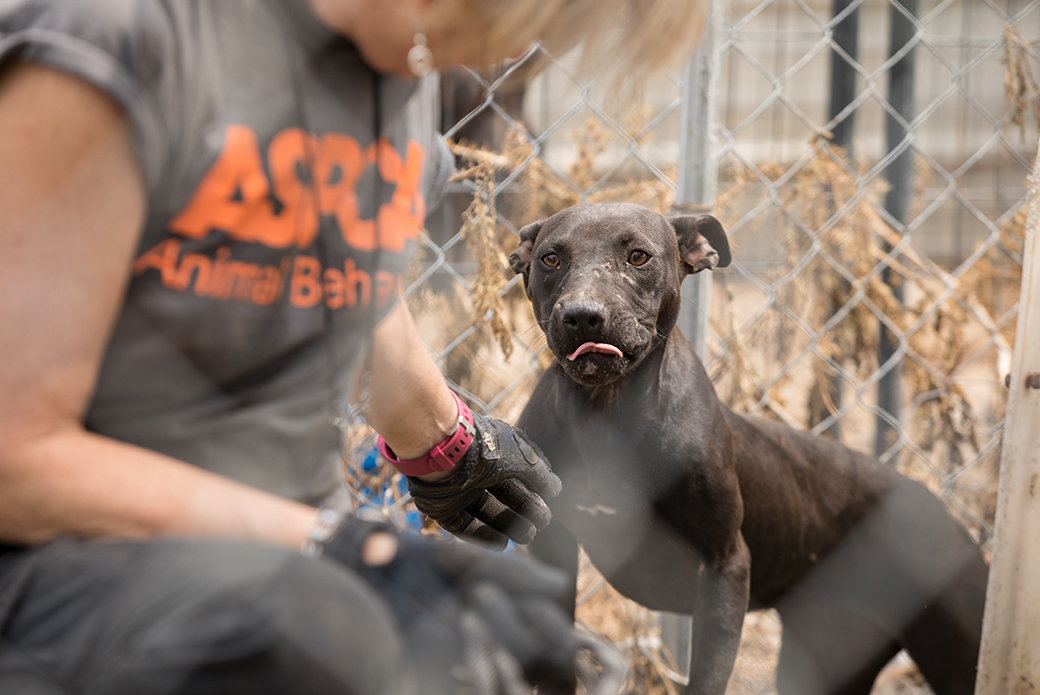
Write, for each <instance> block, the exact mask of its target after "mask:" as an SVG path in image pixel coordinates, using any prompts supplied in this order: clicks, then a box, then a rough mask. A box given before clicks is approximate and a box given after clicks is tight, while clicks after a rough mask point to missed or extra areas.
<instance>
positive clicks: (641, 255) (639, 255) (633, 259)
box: [628, 250, 650, 265]
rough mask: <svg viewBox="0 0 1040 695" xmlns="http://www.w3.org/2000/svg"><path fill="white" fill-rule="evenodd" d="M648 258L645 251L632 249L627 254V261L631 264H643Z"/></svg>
mask: <svg viewBox="0 0 1040 695" xmlns="http://www.w3.org/2000/svg"><path fill="white" fill-rule="evenodd" d="M649 260H650V254H648V253H647V252H646V251H638V250H637V251H633V252H632V253H630V254H628V262H629V263H631V264H632V265H643V264H644V263H646V262H647V261H649Z"/></svg>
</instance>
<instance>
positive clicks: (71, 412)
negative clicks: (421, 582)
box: [0, 65, 314, 549]
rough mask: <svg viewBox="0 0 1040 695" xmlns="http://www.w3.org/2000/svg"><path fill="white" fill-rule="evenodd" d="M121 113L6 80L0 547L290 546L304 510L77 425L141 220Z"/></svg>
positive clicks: (16, 72)
mask: <svg viewBox="0 0 1040 695" xmlns="http://www.w3.org/2000/svg"><path fill="white" fill-rule="evenodd" d="M145 200H146V199H145V193H144V190H143V187H142V181H141V176H140V172H139V167H138V164H137V160H136V158H135V156H134V150H133V144H132V138H131V135H130V127H129V125H128V123H127V121H126V119H125V117H124V115H123V113H122V111H121V110H120V109H119V108H118V107H117V106H116V105H115V104H114V103H113V102H112V101H110V100H109V98H108V97H106V96H105V95H103V94H102V93H101V92H99V91H98V90H96V89H94V88H93V87H90V86H88V85H87V84H85V83H83V82H80V81H78V80H76V79H74V78H72V77H69V76H67V75H65V74H63V73H60V72H57V71H54V70H50V69H48V68H44V67H41V66H35V65H16V66H13V67H11V68H9V69H7V70H5V71H4V73H3V74H2V76H0V355H2V356H3V359H2V360H0V540H2V541H6V542H8V543H16V544H29V545H31V544H35V543H40V542H43V541H46V540H49V539H51V538H54V537H56V536H59V535H75V536H84V537H94V536H121V537H148V536H159V535H211V536H214V535H218V536H236V537H245V538H252V539H256V540H261V541H265V542H269V543H273V544H280V545H284V546H286V547H291V548H294V549H295V548H298V547H299V546H300V545H301V543H302V541H303V538H304V535H305V532H306V528H307V526H308V524H309V523H310V521H311V518H312V516H313V513H314V510H313V509H311V508H310V507H308V506H306V505H303V504H298V503H296V502H292V501H290V500H286V499H282V498H280V497H277V496H274V495H270V494H268V493H265V492H262V491H260V490H256V489H253V488H250V487H248V486H245V485H242V484H239V483H236V482H234V481H231V480H229V479H226V478H222V477H220V476H217V475H215V474H212V473H209V472H207V471H204V470H202V469H199V468H196V467H194V466H190V465H188V464H186V463H183V462H181V461H177V460H174V459H172V458H169V457H166V456H162V455H159V454H156V453H154V452H150V451H147V450H145V449H142V448H139V447H135V446H131V445H127V444H124V443H120V442H117V441H115V440H112V439H108V438H105V437H102V436H98V435H96V434H92V433H89V432H87V431H86V430H84V428H83V426H82V419H83V416H84V413H85V411H86V408H87V405H88V403H89V399H90V396H91V393H92V391H93V388H94V384H95V380H96V378H97V372H98V367H99V364H100V361H101V357H102V354H103V351H104V348H105V344H106V341H107V339H108V335H109V332H110V331H111V328H112V325H113V323H114V321H115V318H116V316H117V315H118V312H119V308H120V304H121V301H122V299H123V294H124V291H125V287H126V282H127V278H128V275H129V267H130V262H131V258H132V254H133V252H134V250H135V246H136V243H137V239H138V233H139V230H140V227H141V224H142V220H143V218H144V213H145V204H146V202H145Z"/></svg>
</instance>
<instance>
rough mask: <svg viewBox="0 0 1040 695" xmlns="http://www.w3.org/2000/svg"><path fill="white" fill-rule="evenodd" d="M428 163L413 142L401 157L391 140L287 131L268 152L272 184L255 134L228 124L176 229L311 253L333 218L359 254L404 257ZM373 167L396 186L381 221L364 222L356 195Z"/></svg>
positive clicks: (420, 210) (417, 222) (173, 224)
mask: <svg viewBox="0 0 1040 695" xmlns="http://www.w3.org/2000/svg"><path fill="white" fill-rule="evenodd" d="M422 162H423V150H422V147H420V146H419V143H417V142H415V141H414V140H413V141H410V142H409V143H408V145H407V148H406V150H405V154H404V156H403V157H402V156H401V154H400V153H399V152H398V151H397V150H396V149H395V148H394V146H393V145H392V144H391V143H390V141H389V140H386V139H385V138H384V139H382V140H380V141H379V142H378V143H373V144H370V145H368V146H367V147H364V148H363V147H361V145H360V144H359V143H358V142H357V140H355V139H354V138H352V137H350V136H348V135H342V134H338V133H326V134H324V135H322V136H321V137H317V136H315V135H312V134H310V133H307V132H305V131H303V130H301V129H300V128H287V129H285V130H283V131H281V132H279V133H278V134H277V135H275V136H274V138H272V139H271V144H270V145H269V146H268V148H267V164H268V168H269V169H270V173H271V176H270V180H268V177H267V175H266V174H265V173H264V167H263V162H262V161H261V156H260V147H259V145H258V143H257V139H256V134H255V133H254V132H253V130H252V129H251V128H249V127H247V126H243V125H229V126H228V127H227V129H226V131H225V134H224V145H223V148H222V149H221V152H220V155H219V156H218V157H217V159H216V161H215V162H214V163H213V165H212V166H211V167H210V169H209V171H208V172H207V173H206V176H205V177H204V178H203V179H202V181H201V182H200V183H199V185H198V187H197V188H196V189H195V193H194V195H193V196H192V198H191V200H190V201H188V204H187V206H186V207H185V208H184V209H183V210H182V211H181V212H180V213H179V214H178V215H177V216H176V217H174V218H173V219H172V220H170V222H169V228H170V230H171V231H173V232H174V233H176V234H178V235H180V236H183V237H187V238H189V239H201V238H203V237H205V236H206V235H208V234H210V233H211V232H213V231H214V230H221V231H224V232H227V234H228V236H229V237H231V238H232V239H235V240H237V241H245V242H250V243H258V244H263V245H264V246H268V247H271V248H277V249H284V248H288V247H289V246H291V245H293V244H295V245H296V246H297V247H298V248H301V249H305V248H308V247H309V246H310V245H311V244H312V243H313V242H314V237H315V235H316V234H317V232H318V227H319V214H320V215H324V216H330V217H333V218H334V219H335V220H336V221H337V223H338V226H339V230H340V233H341V234H342V235H343V239H344V240H345V241H346V242H347V244H349V245H350V246H352V247H354V248H355V249H357V250H359V251H374V250H375V249H377V248H380V249H383V250H385V251H390V252H400V251H403V250H404V246H405V242H406V241H408V240H409V239H416V238H418V236H419V230H420V229H421V227H422V222H423V218H424V216H425V214H426V206H425V201H424V200H423V196H422V190H421V188H420V179H421V177H422ZM371 166H376V167H377V171H378V172H379V176H380V178H382V180H383V181H384V182H386V183H387V184H392V185H393V194H392V196H391V199H390V201H389V202H387V203H384V204H383V205H381V206H380V208H379V211H378V212H377V215H376V219H374V220H372V219H362V218H361V215H360V207H359V205H358V197H357V184H358V181H360V180H361V177H362V175H363V174H364V173H365V170H366V169H368V168H369V167H371ZM311 178H313V180H314V187H313V188H312V187H311V186H309V185H308V181H309V179H311Z"/></svg>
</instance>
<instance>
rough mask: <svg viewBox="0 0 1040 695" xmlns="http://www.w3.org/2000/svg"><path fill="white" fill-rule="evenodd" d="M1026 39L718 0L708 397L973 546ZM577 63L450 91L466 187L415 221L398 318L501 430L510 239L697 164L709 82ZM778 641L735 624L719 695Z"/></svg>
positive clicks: (987, 28) (900, 677)
mask: <svg viewBox="0 0 1040 695" xmlns="http://www.w3.org/2000/svg"><path fill="white" fill-rule="evenodd" d="M720 4H721V3H720ZM1038 38H1040V0H1031V1H1028V2H1025V1H1016V0H1006V1H1004V2H997V1H995V0H941V1H935V0H904V2H902V3H901V2H897V1H895V0H852V1H851V2H850V1H849V0H834V4H833V5H832V4H829V3H823V2H818V1H817V0H763V1H761V2H759V1H757V0H733V1H731V2H727V3H725V7H724V11H723V17H722V22H721V30H720V31H719V32H718V38H717V45H716V47H717V50H718V54H717V55H718V58H719V60H718V61H717V70H718V74H717V75H715V78H716V80H715V81H714V83H716V84H717V85H718V87H717V88H718V90H719V92H718V94H717V96H718V99H717V104H718V113H717V114H715V118H716V126H715V136H716V138H715V141H716V146H717V162H718V166H717V171H711V172H707V173H708V174H709V175H715V176H717V182H718V185H717V197H716V199H715V204H714V206H713V212H714V214H715V215H716V216H717V217H719V219H720V220H722V221H723V224H724V226H725V227H726V228H727V230H728V233H729V236H730V241H731V244H732V246H733V252H734V254H733V255H734V259H735V260H734V263H733V264H732V266H731V267H730V268H729V269H727V270H725V271H721V272H717V273H715V275H714V278H713V287H714V290H713V292H712V298H713V299H712V303H711V306H710V317H711V324H710V326H711V332H710V335H709V338H708V343H707V344H708V355H707V360H706V366H707V367H708V369H709V373H710V374H711V375H712V378H713V380H714V382H715V384H716V388H717V390H718V392H719V395H720V397H721V398H722V399H723V400H724V401H725V402H727V403H728V404H729V405H730V406H731V407H733V408H734V409H737V410H741V411H746V412H751V413H757V414H758V415H760V416H763V417H767V418H773V419H776V420H780V421H783V422H785V423H787V424H789V425H792V426H794V427H798V428H804V429H811V430H812V431H814V432H816V433H819V434H822V435H825V436H832V437H836V438H838V439H840V440H841V441H843V442H844V443H845V444H847V445H849V446H851V447H853V448H856V449H860V450H862V451H865V452H868V453H871V454H874V455H876V456H877V457H878V458H880V459H881V460H882V461H885V462H888V463H891V464H892V465H894V466H897V467H898V468H899V470H901V471H902V472H904V473H905V474H907V475H909V476H911V477H913V478H916V479H919V480H921V481H923V482H925V483H926V484H927V485H928V486H929V487H930V488H931V489H932V490H933V491H934V492H936V493H937V494H938V495H939V496H940V497H941V498H942V499H943V500H945V502H946V503H947V505H948V507H949V508H950V510H951V511H952V512H953V514H954V515H955V516H956V517H957V518H958V519H959V520H960V521H961V522H962V523H963V524H964V525H965V527H967V528H968V530H969V532H970V533H971V534H972V535H973V537H974V538H975V539H976V540H977V541H978V542H979V543H980V545H981V546H982V547H983V549H987V548H988V544H989V540H990V535H991V531H992V522H993V517H994V511H995V505H996V471H997V463H998V459H999V449H1000V436H1001V428H1002V425H1003V421H1004V401H1005V390H1004V389H1005V387H1004V383H1003V379H1004V376H1005V374H1006V373H1007V371H1008V369H1009V365H1010V354H1011V347H1010V346H1011V345H1013V344H1014V335H1013V332H1014V329H1015V318H1016V306H1017V301H1018V296H1017V294H1018V288H1019V279H1020V274H1021V263H1022V243H1023V238H1024V218H1025V207H1024V201H1025V195H1026V177H1027V176H1028V174H1029V172H1030V171H1031V160H1032V156H1033V153H1034V152H1035V151H1036V146H1037V142H1036V140H1037V125H1038V120H1037V119H1038V118H1040V113H1038V91H1037V83H1036V81H1035V78H1034V75H1035V74H1036V68H1037V63H1038V61H1040V54H1038V52H1037V40H1038ZM572 58H573V57H572V56H551V55H548V54H546V53H545V52H544V51H542V50H541V49H540V48H535V49H533V50H532V51H531V53H530V54H529V55H528V56H527V58H526V59H525V60H524V61H522V62H521V63H520V64H519V65H517V66H514V67H513V68H511V69H510V70H507V71H505V72H503V73H496V74H481V73H476V72H469V71H465V72H458V73H452V74H450V75H446V76H444V79H443V83H442V99H443V120H444V132H445V133H446V135H447V136H448V138H449V139H450V141H451V142H452V143H453V145H454V147H455V153H456V155H457V156H458V164H459V169H460V173H459V175H458V176H457V177H456V180H455V182H454V183H453V184H452V187H451V191H450V192H449V194H448V195H447V196H446V198H445V200H444V201H443V203H442V204H441V206H440V207H439V208H438V209H437V210H435V211H433V213H432V214H431V215H430V217H429V218H428V221H427V226H428V231H427V233H426V235H425V236H424V237H423V250H422V253H421V254H420V258H419V260H418V261H417V263H416V265H415V267H414V269H413V275H412V284H411V286H410V287H409V290H408V293H409V294H408V296H409V302H410V303H411V306H412V309H413V312H414V314H415V316H416V320H417V324H418V326H419V328H420V332H421V334H422V335H423V337H424V339H425V340H426V342H427V344H428V346H429V347H430V349H431V350H432V351H433V353H434V354H435V355H436V357H437V360H438V362H439V365H440V366H441V368H442V370H443V372H444V374H445V375H446V377H447V378H448V380H449V382H450V383H451V384H452V386H453V387H454V388H456V389H457V390H458V392H459V393H460V394H462V395H463V396H465V397H466V398H467V399H468V400H469V402H470V403H471V405H473V406H475V407H476V408H479V409H480V410H482V411H484V412H486V413H490V414H493V415H495V416H496V417H500V418H502V419H505V420H507V421H512V420H515V418H516V417H517V416H518V415H519V412H520V410H521V409H522V408H523V405H524V403H525V402H526V399H527V396H528V394H529V393H530V391H531V389H532V388H533V386H534V383H535V381H536V380H537V377H538V375H539V374H540V373H541V371H542V370H543V369H544V367H545V366H546V365H547V364H548V362H549V360H550V359H551V356H550V355H549V354H548V352H547V350H546V349H545V347H544V339H543V337H542V336H541V334H540V331H539V329H538V328H537V327H536V326H535V323H534V319H533V317H532V316H531V313H530V308H529V305H528V303H527V301H526V298H525V297H524V293H523V289H522V286H521V285H520V284H519V279H518V278H516V277H513V276H512V274H511V273H510V272H509V269H508V263H507V262H506V256H507V255H508V253H509V252H510V251H512V250H513V248H515V245H516V232H517V230H518V229H519V228H520V227H521V226H523V225H524V224H526V223H528V222H532V221H534V220H536V219H540V218H542V217H545V216H548V215H550V214H552V213H554V212H556V211H558V210H560V209H562V208H564V207H567V206H569V205H571V204H575V203H579V202H597V201H630V202H638V203H642V204H644V205H647V206H649V207H652V208H655V209H657V210H658V211H660V212H663V213H667V212H669V211H671V210H673V208H674V204H675V201H676V194H677V180H678V176H679V171H680V168H681V167H696V166H700V164H698V162H697V161H691V157H690V156H689V153H683V152H681V151H680V136H679V133H680V129H681V124H680V112H681V110H682V107H683V104H684V99H689V98H690V95H691V94H700V92H698V90H703V89H705V88H707V87H706V86H705V85H703V84H689V83H684V81H683V79H682V78H680V77H678V76H676V75H671V76H667V77H662V78H659V79H656V80H654V81H652V82H648V83H646V84H644V85H642V86H641V89H640V92H639V94H638V95H637V97H636V98H633V95H629V94H621V95H619V94H618V93H617V91H616V90H614V88H613V86H614V85H616V84H617V83H616V81H615V80H614V79H613V78H614V77H616V76H615V75H612V74H611V71H610V69H609V68H608V69H607V70H605V74H604V75H603V76H602V77H600V78H599V79H598V80H587V79H583V78H580V77H578V76H577V75H576V74H575V72H574V70H573V66H574V63H575V61H574V60H573V59H572ZM535 62H540V63H543V64H544V68H543V69H542V70H541V71H540V72H539V73H538V74H537V76H536V77H535V78H534V79H532V80H530V81H527V82H526V83H525V82H524V81H523V80H521V79H519V72H520V71H522V70H524V69H525V66H529V65H531V64H533V63H535ZM371 470H372V467H371V462H370V465H369V471H371ZM355 475H360V476H362V477H364V476H365V475H371V473H364V472H363V471H361V469H360V468H358V469H357V470H355ZM382 484H383V483H382V481H379V485H382ZM379 485H376V486H375V488H376V489H379ZM384 487H385V486H384ZM391 487H393V486H391ZM393 489H394V490H400V487H399V486H398V487H396V488H393ZM382 494H383V495H384V497H386V500H385V501H387V504H390V505H391V506H395V507H397V508H399V507H400V506H401V505H403V504H404V502H405V499H404V498H403V497H402V496H401V495H400V494H398V493H397V492H392V493H389V496H388V493H385V492H384V493H382ZM391 497H392V499H391ZM579 597H580V601H581V603H582V606H581V607H580V608H579V617H580V618H581V619H582V620H584V621H585V622H586V623H588V624H589V625H591V626H592V627H593V628H594V629H597V630H599V631H601V632H604V633H605V634H608V635H609V636H611V637H612V638H614V639H615V641H617V642H618V643H619V644H620V645H621V646H622V647H623V648H624V649H625V650H626V652H627V653H628V654H629V655H630V656H631V657H632V658H633V664H634V670H633V674H634V676H633V678H632V680H631V683H630V691H631V692H634V693H650V692H654V693H658V692H675V691H676V686H675V685H674V684H672V683H671V682H670V681H669V680H668V679H667V678H664V677H662V676H663V674H667V673H669V672H670V671H671V670H674V669H675V668H676V667H675V665H674V663H669V655H668V654H667V650H663V649H662V644H661V640H660V635H659V632H657V631H656V630H657V628H656V624H655V621H654V620H653V618H652V616H650V614H649V613H647V612H646V611H643V610H642V609H639V608H638V607H635V606H634V605H632V604H628V603H627V602H625V601H623V600H622V599H620V598H619V597H617V596H616V595H615V594H613V593H612V591H611V590H610V588H609V587H608V586H605V585H604V583H603V582H602V579H601V578H599V577H598V575H596V574H595V571H594V570H592V569H591V568H590V567H588V566H587V563H585V565H583V571H582V577H581V581H580V588H579ZM778 644H779V625H778V621H777V619H776V617H775V616H773V615H770V614H760V615H751V616H749V618H748V620H747V623H746V626H745V638H744V642H743V645H742V649H741V655H740V657H739V659H738V664H737V669H736V671H735V673H734V678H733V681H732V683H731V686H730V690H729V692H730V693H768V692H773V684H772V678H773V668H774V666H775V663H776V650H777V648H778ZM886 674H887V675H886V677H885V678H883V679H882V680H881V681H879V684H878V685H877V686H876V687H875V692H886V693H888V692H919V691H920V692H927V689H926V687H925V686H922V685H921V682H922V681H921V679H920V678H919V676H917V675H916V674H915V671H914V669H913V667H912V664H908V663H907V662H906V660H905V658H904V659H902V660H901V661H897V662H896V663H894V664H893V665H892V666H891V667H890V668H889V669H887V671H886Z"/></svg>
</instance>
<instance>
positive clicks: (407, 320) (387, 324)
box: [362, 300, 459, 481]
mask: <svg viewBox="0 0 1040 695" xmlns="http://www.w3.org/2000/svg"><path fill="white" fill-rule="evenodd" d="M367 367H368V369H367V374H365V375H363V377H364V378H365V379H366V381H367V386H366V387H365V388H364V394H363V401H362V405H363V409H364V412H363V415H364V416H365V419H366V420H367V422H368V424H370V425H371V426H372V428H373V429H374V430H375V431H376V432H378V433H379V434H380V435H381V436H382V437H383V439H385V440H386V443H387V444H388V445H389V446H390V448H391V449H393V451H394V453H395V454H397V456H398V458H400V459H402V460H408V459H414V458H418V457H420V456H422V455H424V454H425V453H426V452H428V451H429V450H430V449H432V448H433V447H435V446H436V445H438V444H440V443H441V442H442V441H444V439H445V438H446V437H448V436H449V435H451V433H452V432H454V431H455V423H456V421H457V419H458V415H459V412H458V408H457V407H456V406H455V400H454V399H453V398H452V397H451V393H450V392H449V391H448V385H447V384H446V383H445V382H444V377H443V376H442V375H441V373H440V371H439V370H438V369H437V365H436V363H435V362H434V361H433V358H432V357H431V356H430V353H429V351H428V350H427V349H426V345H424V344H423V342H422V339H421V338H420V337H419V333H418V332H417V331H416V329H415V324H414V323H413V322H412V315H411V313H410V312H409V311H408V305H407V304H405V302H404V301H403V300H402V301H398V302H397V304H396V305H395V306H394V308H393V309H391V310H390V313H389V314H387V316H386V317H384V318H383V320H382V321H380V322H379V323H378V324H377V325H376V327H375V330H374V331H373V332H372V347H371V349H370V351H369V358H368V361H367ZM446 475H448V473H432V474H430V475H424V476H422V479H423V480H430V481H433V480H438V479H441V478H444V477H445V476H446Z"/></svg>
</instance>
